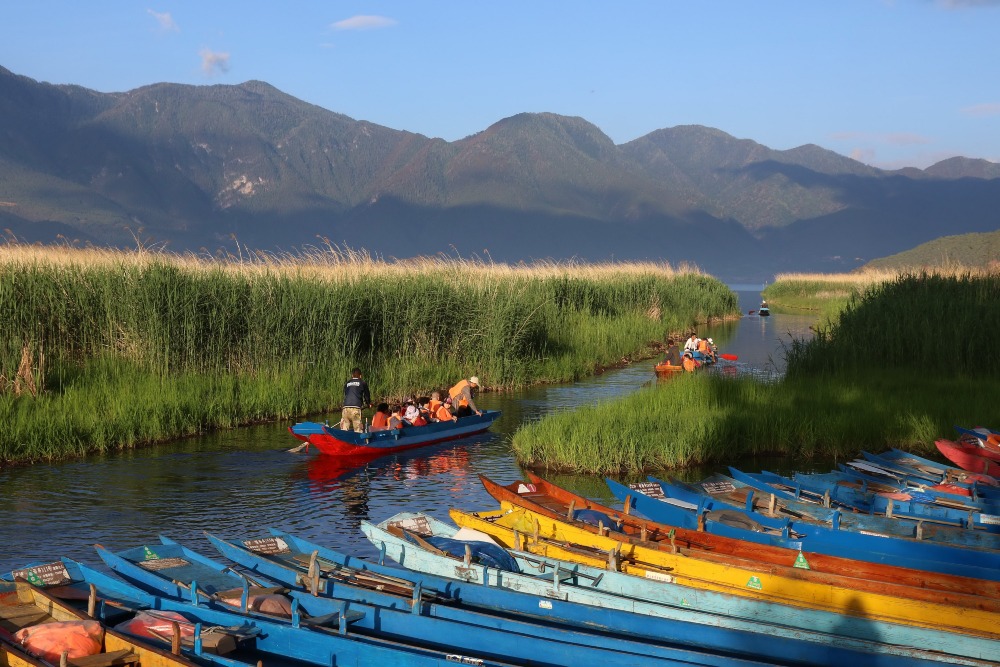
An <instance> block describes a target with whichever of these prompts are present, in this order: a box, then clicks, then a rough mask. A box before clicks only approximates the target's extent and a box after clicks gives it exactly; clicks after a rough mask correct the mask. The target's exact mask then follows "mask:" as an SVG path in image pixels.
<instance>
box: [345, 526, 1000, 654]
mask: <svg viewBox="0 0 1000 667" xmlns="http://www.w3.org/2000/svg"><path fill="white" fill-rule="evenodd" d="M361 529H362V531H363V532H364V533H365V535H366V536H367V537H368V539H369V540H370V541H371V542H372V544H374V545H375V546H376V548H378V549H379V551H380V554H383V555H385V556H388V557H389V558H392V559H393V560H396V561H397V562H399V563H400V564H401V565H405V567H407V568H408V569H409V570H412V571H416V572H420V573H427V574H430V575H438V576H441V577H450V578H452V579H458V580H460V581H464V582H469V583H472V584H477V585H478V586H479V587H480V588H495V587H503V588H508V589H511V590H517V591H520V592H522V593H531V594H532V595H537V596H540V597H541V598H542V599H552V598H555V599H557V600H565V601H568V602H577V603H581V604H585V605H590V606H592V607H594V608H595V610H594V612H593V615H594V616H596V617H599V618H601V619H602V620H601V623H602V624H603V625H604V626H605V627H615V628H620V629H622V630H623V631H626V632H629V633H638V634H641V635H645V636H650V637H661V638H667V637H669V638H670V639H671V640H674V641H684V642H692V643H694V644H695V645H698V644H704V645H708V646H713V647H715V648H716V649H717V650H733V651H735V652H744V651H748V652H751V653H752V654H754V655H758V656H760V657H762V658H766V659H769V660H775V661H778V662H785V661H787V660H793V661H796V662H798V661H802V662H805V663H806V664H817V665H843V664H845V663H846V664H850V663H852V662H853V661H854V660H859V661H860V664H873V663H878V664H883V663H884V662H885V661H890V662H894V661H898V660H918V661H932V663H931V664H933V662H938V661H943V662H953V661H957V662H962V661H963V659H964V658H966V657H971V655H983V654H984V651H986V652H988V651H989V650H991V649H990V648H989V647H987V646H979V647H977V648H974V649H972V647H971V645H970V644H969V642H968V641H963V642H962V643H961V648H958V647H957V646H956V642H955V637H954V636H953V635H951V634H947V633H938V632H935V631H932V630H925V629H919V628H909V627H906V626H899V625H894V624H888V623H879V622H874V621H870V620H862V619H854V618H847V617H843V616H841V615H839V614H831V613H827V612H819V611H813V610H804V609H797V608H794V607H789V606H786V605H779V604H771V603H766V602H762V601H759V600H750V599H744V598H738V597H735V596H730V595H725V594H722V593H714V592H710V591H692V590H691V589H683V588H681V587H676V586H657V585H654V586H650V584H649V582H648V581H646V580H643V579H639V578H637V577H632V576H629V575H625V574H621V573H618V572H612V571H609V570H603V569H596V568H589V567H587V566H584V565H580V564H578V563H567V562H563V561H557V560H553V559H549V558H539V557H536V556H533V555H531V554H528V553H525V552H518V551H511V552H509V553H510V555H512V556H514V558H515V559H516V561H517V564H518V566H519V568H520V572H519V573H513V572H506V571H501V570H498V569H496V568H495V567H489V566H485V565H482V564H480V563H477V562H475V559H474V557H469V558H464V557H461V556H460V557H457V558H456V557H453V556H450V555H448V554H445V553H443V552H442V551H441V550H440V549H437V548H436V547H434V546H433V544H427V542H429V541H431V540H435V539H439V538H442V537H443V538H446V539H450V540H458V539H459V538H465V539H473V540H478V539H489V538H488V537H485V536H482V535H481V534H480V533H476V532H473V533H472V534H470V535H467V534H466V533H468V532H469V531H456V529H455V528H454V527H453V526H451V525H448V524H445V523H444V522H442V521H439V520H437V519H435V518H434V517H432V516H429V515H426V514H421V513H414V512H401V513H399V514H397V515H395V516H393V517H390V518H389V519H386V520H384V521H382V522H380V523H379V524H378V525H374V524H372V523H370V522H368V521H362V523H361ZM459 543H460V542H459ZM459 551H460V552H461V550H459ZM521 597H524V596H521ZM557 604H558V603H557ZM575 606H579V605H575ZM622 624H624V625H622ZM928 633H929V634H928ZM931 635H934V636H931ZM873 638H874V639H876V640H875V641H872V639H873ZM965 639H966V640H968V639H969V638H965ZM974 641H975V642H983V641H985V640H978V639H977V640H974ZM986 643H989V642H986ZM925 646H934V647H936V648H937V649H939V650H935V651H925V650H922V647H925ZM917 647H921V648H917ZM969 649H972V650H973V651H974V653H973V654H968V653H965V652H966V651H968V650H969ZM949 650H960V651H962V652H963V658H959V657H958V656H957V655H955V654H954V653H946V652H945V651H949ZM890 656H892V657H890Z"/></svg>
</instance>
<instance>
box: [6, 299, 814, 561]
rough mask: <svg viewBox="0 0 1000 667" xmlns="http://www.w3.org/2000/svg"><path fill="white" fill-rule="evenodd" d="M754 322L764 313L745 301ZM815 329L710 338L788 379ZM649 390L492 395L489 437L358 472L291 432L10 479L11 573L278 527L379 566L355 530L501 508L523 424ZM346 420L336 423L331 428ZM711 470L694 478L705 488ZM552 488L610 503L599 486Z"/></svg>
mask: <svg viewBox="0 0 1000 667" xmlns="http://www.w3.org/2000/svg"><path fill="white" fill-rule="evenodd" d="M741 306H742V307H743V311H744V312H746V311H748V310H755V309H756V308H757V307H758V306H759V300H758V295H757V294H756V293H741ZM812 323H813V320H812V319H811V318H805V317H794V316H782V315H773V316H771V317H770V318H759V317H756V316H752V317H744V318H742V319H741V320H740V321H738V322H731V323H726V324H723V325H717V326H714V327H711V328H706V329H705V331H704V332H699V333H701V334H702V335H707V336H712V337H713V338H714V339H715V342H716V344H717V345H718V346H719V349H720V351H722V352H727V353H730V354H736V355H738V356H739V361H738V362H737V363H736V365H735V367H736V368H739V369H740V370H741V372H753V373H764V372H772V371H773V372H781V371H783V368H784V363H783V358H782V357H781V354H780V350H781V341H784V342H785V343H787V341H788V340H790V337H791V336H805V335H809V325H810V324H812ZM651 379H652V372H651V364H650V362H642V363H637V364H633V365H631V366H628V367H626V368H622V369H617V370H613V371H609V372H607V373H604V374H602V375H600V376H597V377H593V378H588V379H586V380H584V381H582V382H579V383H575V384H571V385H558V386H546V387H536V388H532V389H529V390H526V391H523V392H517V393H513V394H484V395H483V396H481V398H480V400H478V401H477V402H478V403H479V405H480V407H485V408H491V409H500V410H503V413H504V414H503V417H501V418H500V420H499V421H498V422H496V423H495V424H494V426H493V428H492V430H491V431H490V432H488V433H486V434H483V435H480V436H475V437H472V438H468V439H465V440H460V441H456V442H451V443H447V444H442V445H437V446H431V447H425V448H420V449H416V450H412V451H410V452H402V453H399V454H393V455H388V456H385V457H382V458H379V459H375V460H374V461H370V462H368V463H365V464H363V465H360V466H357V467H348V466H344V465H343V464H341V463H339V462H338V461H337V460H336V459H333V458H331V457H323V456H316V455H311V454H310V455H303V454H291V453H289V452H288V451H287V450H288V449H289V448H290V447H293V446H295V445H296V444H298V441H296V440H294V439H293V438H292V437H291V436H290V435H289V433H288V431H287V426H288V425H287V424H276V425H268V426H259V427H253V428H246V429H239V430H234V431H226V432H220V433H214V434H210V435H207V436H204V437H200V438H192V439H188V440H184V441H181V442H178V443H175V444H172V445H167V446H161V447H156V448H151V449H147V450H141V451H136V452H128V453H124V454H118V455H109V456H100V457H90V458H87V459H85V460H80V461H72V462H66V463H57V464H52V465H36V466H31V467H26V468H15V469H10V470H5V471H0V571H8V570H10V569H11V568H13V567H16V566H19V565H23V564H25V563H27V562H30V561H37V560H43V559H44V560H51V559H54V558H56V557H58V556H69V557H72V558H76V559H78V560H83V561H86V562H88V563H96V562H97V561H98V559H97V557H96V555H95V554H94V553H93V549H92V545H93V544H95V543H100V544H103V545H104V546H106V547H108V548H111V549H123V548H126V547H132V546H136V545H138V544H141V543H147V542H153V541H156V536H157V534H159V533H162V534H165V535H168V536H170V537H172V538H174V539H176V540H179V541H181V542H183V543H185V544H187V545H188V546H191V547H194V548H196V549H199V550H204V551H206V552H210V547H209V545H208V542H207V541H206V540H205V539H204V537H203V533H204V532H205V531H208V532H213V533H216V534H218V535H220V536H222V537H231V538H240V537H244V536H250V535H253V534H258V533H261V532H264V530H266V528H267V527H269V526H274V527H277V528H282V529H285V530H288V531H289V532H292V533H297V534H299V535H301V536H302V537H305V538H308V539H311V540H315V541H317V542H320V543H322V544H325V545H329V546H332V547H334V548H336V549H338V550H340V551H344V552H349V553H353V554H357V555H362V556H373V555H374V554H375V550H374V548H373V547H371V546H370V545H369V543H368V542H367V541H366V540H365V539H364V537H363V536H362V535H361V532H360V531H359V530H358V525H359V522H360V521H361V520H362V519H371V520H374V521H381V520H382V519H385V518H386V517H388V516H390V515H392V514H393V513H395V512H397V511H402V510H411V511H426V512H431V513H433V514H435V515H437V516H438V517H441V518H444V517H446V515H447V511H448V508H450V507H461V508H463V509H472V510H475V509H481V508H487V507H489V506H491V505H495V503H494V502H493V500H492V499H491V498H490V497H489V496H488V495H487V494H486V492H485V491H483V489H482V486H481V485H480V484H479V480H478V477H477V475H478V474H479V473H483V474H485V475H487V476H489V477H491V478H493V479H494V480H495V481H498V482H501V483H507V482H511V481H514V480H515V479H521V478H522V471H521V470H520V468H519V467H518V466H517V464H516V462H515V461H514V458H513V456H512V455H511V453H510V448H509V444H508V443H509V435H510V434H511V433H512V432H513V431H514V430H515V429H516V428H517V427H518V425H520V424H521V423H522V422H524V421H530V420H534V419H538V418H539V417H541V416H542V415H544V414H546V413H547V412H549V411H552V410H561V409H571V408H573V407H576V406H579V405H586V404H590V403H593V402H596V401H599V400H602V399H605V398H608V397H612V396H616V395H622V394H625V393H628V392H631V391H634V390H635V389H636V388H638V387H640V386H642V385H643V384H645V383H647V382H649V381H650V380H651ZM334 419H336V417H334ZM731 463H736V464H738V465H740V466H742V467H745V468H748V469H755V470H756V469H760V468H767V467H770V468H772V469H784V468H786V467H787V465H788V464H787V463H786V462H781V461H767V460H757V461H742V462H731ZM707 472H711V470H692V471H686V472H685V473H684V474H683V475H682V476H683V477H684V478H685V479H696V478H699V477H701V476H702V475H704V474H705V473H707ZM553 481H555V482H556V483H559V484H561V485H564V486H567V487H569V488H572V489H573V490H575V491H577V492H578V493H581V494H582V495H586V496H588V497H591V498H595V499H600V500H603V501H604V502H607V503H610V502H611V496H610V494H609V493H608V492H607V490H606V489H605V488H604V486H603V483H602V482H601V480H600V479H599V478H594V477H584V476H558V477H553Z"/></svg>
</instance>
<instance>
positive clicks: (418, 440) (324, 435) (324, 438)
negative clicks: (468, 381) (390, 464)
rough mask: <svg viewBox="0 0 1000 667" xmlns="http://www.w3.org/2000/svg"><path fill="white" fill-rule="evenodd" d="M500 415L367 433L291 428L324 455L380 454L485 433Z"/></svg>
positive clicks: (306, 425) (320, 426)
mask: <svg viewBox="0 0 1000 667" xmlns="http://www.w3.org/2000/svg"><path fill="white" fill-rule="evenodd" d="M499 416H500V411H499V410H485V411H484V412H483V414H481V415H471V416H469V417H462V418H461V419H458V420H457V421H453V422H432V423H430V424H427V425H426V426H407V427H405V428H394V429H389V430H385V431H367V432H365V433H355V432H354V431H344V430H341V429H339V428H334V427H333V426H328V425H326V424H320V423H317V422H301V423H298V424H296V425H295V426H290V427H289V428H288V430H289V431H290V432H291V434H292V435H294V436H295V437H296V438H298V439H299V440H302V441H304V442H308V443H309V445H310V446H312V447H315V448H316V449H318V450H319V451H320V453H322V454H328V455H331V456H363V455H372V456H379V455H381V454H389V453H392V452H399V451H402V450H404V449H412V448H413V447H423V446H424V445H433V444H436V443H439V442H447V441H448V440H457V439H458V438H465V437H468V436H470V435H475V434H477V433H483V432H485V431H487V430H489V428H490V426H491V425H492V424H493V422H494V421H496V420H497V418H498V417H499Z"/></svg>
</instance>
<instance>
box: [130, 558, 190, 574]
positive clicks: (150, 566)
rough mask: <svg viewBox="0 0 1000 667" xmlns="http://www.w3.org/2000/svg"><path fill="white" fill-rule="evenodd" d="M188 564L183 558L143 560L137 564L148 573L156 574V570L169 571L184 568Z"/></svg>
mask: <svg viewBox="0 0 1000 667" xmlns="http://www.w3.org/2000/svg"><path fill="white" fill-rule="evenodd" d="M190 564H191V563H189V562H188V561H186V560H184V559H183V558H157V559H155V560H144V561H142V562H141V563H139V565H141V566H142V567H143V569H146V570H149V571H150V572H156V571H157V570H169V569H170V568H172V567H185V566H187V565H190Z"/></svg>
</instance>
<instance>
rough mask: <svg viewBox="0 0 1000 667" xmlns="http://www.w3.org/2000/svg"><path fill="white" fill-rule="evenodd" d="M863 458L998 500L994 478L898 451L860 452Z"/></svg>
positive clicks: (999, 490) (999, 494)
mask: <svg viewBox="0 0 1000 667" xmlns="http://www.w3.org/2000/svg"><path fill="white" fill-rule="evenodd" d="M862 454H863V455H864V457H865V458H866V459H867V460H869V461H872V462H873V463H876V464H879V465H887V466H893V467H894V469H898V470H900V471H901V472H904V473H906V474H909V475H912V476H913V477H912V478H914V479H917V478H919V477H918V475H925V476H928V477H931V478H932V479H936V480H937V481H938V483H939V484H961V485H964V486H968V487H969V488H970V489H975V491H976V492H977V493H978V494H982V495H983V496H985V497H988V498H1000V482H998V481H997V479H996V478H995V477H991V476H989V475H981V474H978V473H973V472H969V471H968V470H963V469H962V468H955V467H953V466H950V465H948V464H945V463H939V462H937V461H932V460H930V459H925V458H923V457H921V456H917V455H916V454H911V453H910V452H904V451H902V450H900V449H891V450H889V451H885V452H882V453H881V454H872V453H870V452H862Z"/></svg>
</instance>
